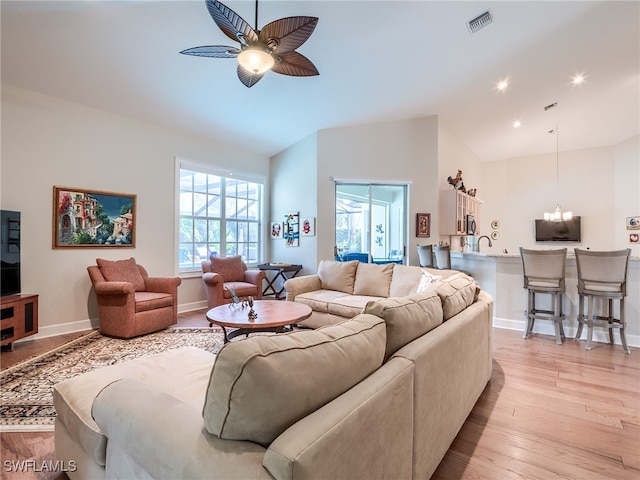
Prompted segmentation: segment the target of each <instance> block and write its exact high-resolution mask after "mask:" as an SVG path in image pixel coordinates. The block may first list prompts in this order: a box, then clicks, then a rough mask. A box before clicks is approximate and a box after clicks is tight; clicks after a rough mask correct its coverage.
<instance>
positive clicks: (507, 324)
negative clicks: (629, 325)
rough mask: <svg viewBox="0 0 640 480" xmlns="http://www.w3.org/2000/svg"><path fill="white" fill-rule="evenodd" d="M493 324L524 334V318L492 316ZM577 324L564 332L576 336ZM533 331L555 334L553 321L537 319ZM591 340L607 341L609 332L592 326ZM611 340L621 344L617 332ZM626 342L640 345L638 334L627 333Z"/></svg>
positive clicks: (631, 345)
mask: <svg viewBox="0 0 640 480" xmlns="http://www.w3.org/2000/svg"><path fill="white" fill-rule="evenodd" d="M493 326H494V327H496V328H504V329H506V330H519V331H521V332H522V333H523V334H524V329H525V326H526V323H525V321H524V320H511V319H508V318H498V317H493ZM577 329H578V327H577V326H566V325H565V327H564V333H565V335H566V336H567V337H569V338H573V337H575V336H576V332H577ZM586 332H587V329H586V328H583V329H582V339H583V340H586V338H587V333H586ZM533 333H540V334H542V335H551V336H554V337H555V335H556V333H555V329H554V327H553V323H552V322H550V321H544V320H539V321H537V322H536V323H535V325H534V326H533ZM593 341H594V342H601V343H609V333H608V331H607V329H606V328H598V327H596V328H594V330H593ZM613 341H614V343H615V344H616V345H621V343H620V335H619V333H615V332H614V334H613ZM627 344H628V346H630V347H640V336H639V335H629V334H627Z"/></svg>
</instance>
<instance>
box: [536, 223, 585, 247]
mask: <svg viewBox="0 0 640 480" xmlns="http://www.w3.org/2000/svg"><path fill="white" fill-rule="evenodd" d="M580 233H581V230H580V217H573V218H572V219H571V220H560V221H554V220H538V219H536V242H579V241H580Z"/></svg>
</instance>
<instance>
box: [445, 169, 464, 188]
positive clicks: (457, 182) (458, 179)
mask: <svg viewBox="0 0 640 480" xmlns="http://www.w3.org/2000/svg"><path fill="white" fill-rule="evenodd" d="M447 182H449V184H450V185H451V186H452V187H453V188H455V189H456V190H460V191H461V192H463V193H467V189H466V188H464V182H463V181H462V170H458V173H457V174H456V176H455V178H451V177H448V178H447Z"/></svg>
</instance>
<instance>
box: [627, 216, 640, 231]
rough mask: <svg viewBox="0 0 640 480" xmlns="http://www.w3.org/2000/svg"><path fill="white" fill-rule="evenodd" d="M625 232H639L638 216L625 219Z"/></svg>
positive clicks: (639, 218)
mask: <svg viewBox="0 0 640 480" xmlns="http://www.w3.org/2000/svg"><path fill="white" fill-rule="evenodd" d="M626 224H627V230H640V216H636V217H627V222H626Z"/></svg>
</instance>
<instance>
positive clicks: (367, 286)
mask: <svg viewBox="0 0 640 480" xmlns="http://www.w3.org/2000/svg"><path fill="white" fill-rule="evenodd" d="M452 275H455V276H456V277H461V272H459V271H457V270H437V269H432V268H421V267H413V266H409V265H398V264H394V263H389V264H386V265H377V264H373V263H361V262H359V261H357V260H353V261H350V262H334V261H332V260H321V261H320V264H319V265H318V273H317V274H316V275H307V276H304V277H296V278H292V279H289V280H287V281H286V282H285V284H284V287H285V289H286V291H287V300H288V301H295V302H300V303H304V304H306V305H309V306H310V307H311V310H312V311H313V313H312V314H311V317H309V318H308V319H307V320H305V321H304V322H302V324H303V325H305V326H308V327H311V328H318V327H321V326H324V325H331V324H334V323H339V322H343V321H344V320H346V319H348V318H353V317H355V316H356V315H358V314H359V313H362V312H363V311H364V308H365V306H366V305H367V303H369V302H370V301H372V300H380V299H382V298H387V297H406V296H408V295H412V294H414V293H417V292H420V291H424V290H427V289H430V288H434V287H435V284H436V283H437V282H438V281H439V280H444V279H447V278H449V277H451V276H452ZM462 278H464V279H465V280H463V282H466V283H467V284H470V283H472V282H473V279H472V278H470V277H468V276H466V275H464V276H462Z"/></svg>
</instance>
